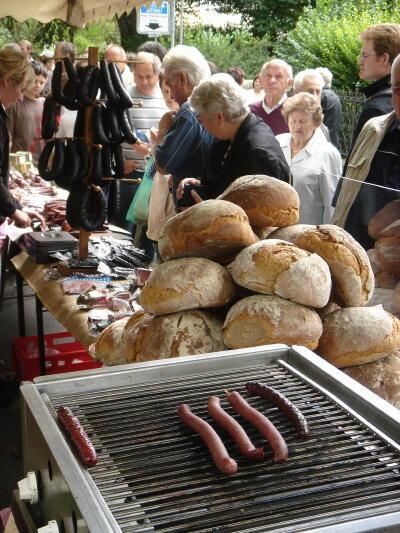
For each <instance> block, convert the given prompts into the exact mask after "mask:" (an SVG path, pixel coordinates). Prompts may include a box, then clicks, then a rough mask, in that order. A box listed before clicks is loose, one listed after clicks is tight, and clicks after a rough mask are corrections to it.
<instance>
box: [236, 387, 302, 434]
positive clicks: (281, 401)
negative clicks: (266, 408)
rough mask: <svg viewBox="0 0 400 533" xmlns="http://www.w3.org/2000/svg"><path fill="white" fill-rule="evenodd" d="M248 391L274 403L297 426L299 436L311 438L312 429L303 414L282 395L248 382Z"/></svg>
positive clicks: (274, 390)
mask: <svg viewBox="0 0 400 533" xmlns="http://www.w3.org/2000/svg"><path fill="white" fill-rule="evenodd" d="M246 390H247V392H249V393H250V394H255V395H256V396H260V397H261V398H264V399H266V400H270V401H271V402H272V403H274V404H275V405H276V406H277V407H278V408H279V409H280V410H281V411H282V412H283V413H284V414H285V415H286V416H287V417H288V418H289V420H290V421H291V422H293V424H294V425H295V427H296V429H297V432H298V434H299V436H300V437H301V438H303V439H306V438H307V437H309V436H310V428H309V427H308V423H307V420H306V418H305V416H304V415H303V413H302V412H301V411H300V410H299V409H298V408H297V407H296V406H295V405H294V404H293V403H292V402H291V401H290V400H289V399H288V398H286V396H284V395H283V394H282V393H280V392H279V391H277V390H276V389H274V388H272V387H268V386H267V385H264V384H263V383H258V382H257V381H248V382H247V383H246Z"/></svg>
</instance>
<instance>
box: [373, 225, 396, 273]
mask: <svg viewBox="0 0 400 533" xmlns="http://www.w3.org/2000/svg"><path fill="white" fill-rule="evenodd" d="M375 250H376V255H377V257H378V261H379V264H380V265H381V266H382V270H383V271H385V272H388V273H389V274H393V276H396V277H397V278H400V220H396V221H395V222H393V223H392V224H390V226H387V227H386V228H385V229H384V230H382V231H381V232H380V235H379V238H378V240H377V241H376V242H375Z"/></svg>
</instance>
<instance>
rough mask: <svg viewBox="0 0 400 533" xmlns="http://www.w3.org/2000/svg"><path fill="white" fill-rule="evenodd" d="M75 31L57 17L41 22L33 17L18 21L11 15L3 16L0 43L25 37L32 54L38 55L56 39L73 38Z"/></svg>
mask: <svg viewBox="0 0 400 533" xmlns="http://www.w3.org/2000/svg"><path fill="white" fill-rule="evenodd" d="M75 31H76V28H74V27H73V26H70V25H69V24H66V23H65V22H63V21H61V20H57V19H56V20H52V21H51V22H49V23H47V24H42V23H41V22H38V21H37V20H34V19H28V20H26V21H25V22H18V21H17V20H15V19H13V18H12V17H4V18H3V19H1V20H0V45H2V46H4V44H6V43H9V42H14V43H16V42H18V41H21V40H22V39H27V40H28V41H31V43H33V50H34V55H40V54H41V52H42V51H43V49H44V48H48V47H51V46H52V45H53V44H54V43H56V42H57V41H71V40H73V36H74V33H75Z"/></svg>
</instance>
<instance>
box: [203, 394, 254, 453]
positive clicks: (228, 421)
mask: <svg viewBox="0 0 400 533" xmlns="http://www.w3.org/2000/svg"><path fill="white" fill-rule="evenodd" d="M207 409H208V413H209V415H210V416H211V417H212V418H213V419H214V420H215V421H216V422H217V424H219V425H220V426H221V427H223V428H224V429H225V431H227V433H229V435H230V436H231V437H232V439H233V441H234V442H235V443H236V444H237V446H238V448H239V450H240V451H241V453H242V454H243V455H244V456H245V457H247V458H248V459H251V460H253V461H261V460H262V459H264V449H263V448H255V446H254V444H253V443H252V442H251V440H250V439H249V437H248V436H247V433H246V432H245V430H244V429H243V428H242V426H241V425H240V424H239V422H237V421H236V420H235V419H234V418H233V417H232V416H230V415H229V414H228V413H227V412H226V411H224V409H222V407H221V402H220V399H219V398H218V397H217V396H211V397H210V398H209V399H208V403H207Z"/></svg>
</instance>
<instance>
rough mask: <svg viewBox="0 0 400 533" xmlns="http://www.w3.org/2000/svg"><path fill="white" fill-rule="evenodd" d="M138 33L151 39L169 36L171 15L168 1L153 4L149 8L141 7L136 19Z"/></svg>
mask: <svg viewBox="0 0 400 533" xmlns="http://www.w3.org/2000/svg"><path fill="white" fill-rule="evenodd" d="M136 31H137V32H138V33H140V34H145V35H148V36H149V37H157V36H158V35H169V34H170V33H171V14H170V4H169V2H168V1H165V2H161V3H160V4H158V3H157V2H152V3H151V4H150V5H149V6H141V8H140V9H138V12H137V17H136Z"/></svg>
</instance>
